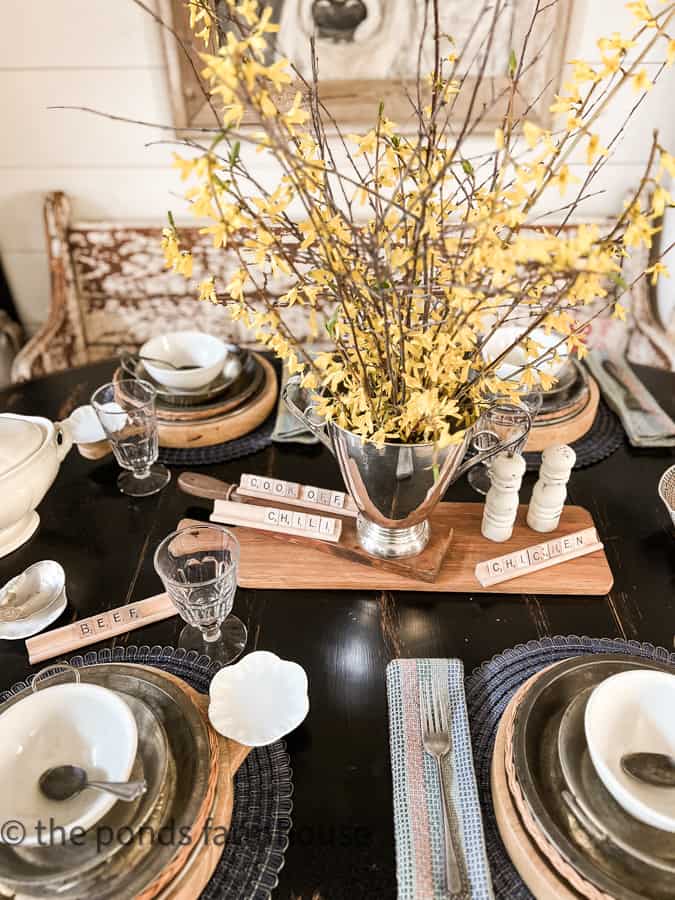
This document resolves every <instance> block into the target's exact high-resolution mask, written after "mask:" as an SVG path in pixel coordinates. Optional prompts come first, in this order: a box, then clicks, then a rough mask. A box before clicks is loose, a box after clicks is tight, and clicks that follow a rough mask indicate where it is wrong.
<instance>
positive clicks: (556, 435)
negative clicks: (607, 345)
mask: <svg viewBox="0 0 675 900" xmlns="http://www.w3.org/2000/svg"><path fill="white" fill-rule="evenodd" d="M588 386H589V389H590V394H589V396H588V400H587V402H585V403H584V404H583V405H582V406H581V408H580V409H578V410H577V411H576V412H575V413H574V414H573V415H572V416H571V417H570V418H569V419H567V420H566V421H564V422H556V421H555V420H554V421H552V422H549V423H546V421H545V419H544V420H542V419H539V418H537V420H536V421H535V424H534V427H533V428H532V430H531V431H530V435H529V437H528V439H527V443H526V444H525V452H526V453H539V452H541V451H542V450H545V449H546V448H547V447H554V446H555V445H556V444H573V443H574V441H578V440H579V439H580V438H582V437H583V436H584V435H585V434H586V433H587V432H588V431H590V430H591V427H592V425H593V422H594V421H595V417H596V415H597V412H598V405H599V403H600V388H599V387H598V383H597V381H596V380H595V379H594V378H591V376H590V375H589V376H588Z"/></svg>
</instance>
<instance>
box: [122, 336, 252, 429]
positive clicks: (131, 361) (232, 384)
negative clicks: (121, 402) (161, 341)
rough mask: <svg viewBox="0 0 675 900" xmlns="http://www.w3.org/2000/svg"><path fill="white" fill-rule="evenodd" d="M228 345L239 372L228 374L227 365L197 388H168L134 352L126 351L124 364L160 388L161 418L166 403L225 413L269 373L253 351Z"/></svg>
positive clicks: (158, 393) (129, 369)
mask: <svg viewBox="0 0 675 900" xmlns="http://www.w3.org/2000/svg"><path fill="white" fill-rule="evenodd" d="M228 346H229V347H231V352H230V356H231V358H234V357H237V358H238V359H239V360H240V363H241V366H240V369H239V371H238V373H237V374H236V376H235V377H231V376H229V375H227V374H226V371H227V369H226V368H224V369H223V372H222V373H221V374H220V375H219V376H218V377H217V378H216V379H214V381H212V382H211V383H210V384H208V385H206V387H203V388H199V389H198V390H193V391H184V390H183V391H182V390H179V389H177V388H168V387H167V386H166V385H163V384H160V383H159V382H158V381H155V379H154V378H153V377H152V376H151V375H150V374H149V373H148V371H147V370H146V368H145V366H144V365H143V362H142V360H140V359H139V358H138V356H136V355H134V354H132V353H122V354H121V356H120V364H121V366H122V369H123V371H124V372H125V373H126V374H127V375H131V377H132V378H142V379H143V380H144V381H149V382H150V384H152V386H153V387H154V389H155V390H156V392H157V413H158V416H159V417H160V418H161V414H162V407H164V408H167V407H170V408H171V409H172V410H174V409H176V407H185V408H190V409H192V408H194V407H199V408H200V409H204V411H205V412H206V411H208V408H209V406H214V407H215V406H217V407H218V409H219V410H220V411H222V412H223V413H224V412H227V410H228V409H235V408H236V407H237V406H240V405H241V404H242V403H244V401H245V400H247V399H248V398H249V397H251V396H252V395H253V394H254V393H255V392H256V391H257V390H258V388H259V387H260V385H261V383H262V380H263V377H264V374H265V372H264V370H263V367H262V366H261V365H260V363H259V362H258V360H257V359H256V358H255V356H253V354H252V353H249V351H248V350H242V349H241V348H239V347H235V346H234V344H232V345H228ZM226 362H227V361H226ZM230 403H231V406H230Z"/></svg>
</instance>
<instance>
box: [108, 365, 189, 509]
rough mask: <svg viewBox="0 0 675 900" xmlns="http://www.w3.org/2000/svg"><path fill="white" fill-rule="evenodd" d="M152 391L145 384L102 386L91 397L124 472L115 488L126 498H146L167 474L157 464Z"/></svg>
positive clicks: (132, 381)
mask: <svg viewBox="0 0 675 900" xmlns="http://www.w3.org/2000/svg"><path fill="white" fill-rule="evenodd" d="M156 396H157V395H156V392H155V389H154V388H153V386H152V385H151V384H149V383H148V382H147V381H140V380H136V379H122V380H120V381H118V382H115V383H111V384H104V385H103V386H102V387H100V388H99V389H98V390H97V391H95V392H94V394H93V395H92V398H91V405H92V406H93V408H94V410H95V412H96V415H97V416H98V420H99V422H100V423H101V427H102V428H103V430H104V431H105V434H106V437H107V438H108V440H109V441H110V446H111V447H112V451H113V453H114V454H115V459H116V460H117V462H118V463H119V465H120V466H121V467H122V469H123V470H124V471H123V472H121V473H120V475H119V477H118V479H117V486H118V487H119V489H120V490H121V491H122V493H123V494H127V495H128V496H130V497H147V496H149V495H150V494H156V493H157V491H161V489H162V488H163V487H164V486H165V485H166V484H168V482H169V481H170V480H171V473H170V472H169V470H168V469H167V468H166V466H163V465H162V464H161V463H158V462H157V456H158V454H159V438H158V435H157V417H156V415H155V397H156Z"/></svg>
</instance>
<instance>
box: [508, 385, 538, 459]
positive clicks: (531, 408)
mask: <svg viewBox="0 0 675 900" xmlns="http://www.w3.org/2000/svg"><path fill="white" fill-rule="evenodd" d="M518 399H519V401H520V402H521V403H522V405H523V406H524V407H525V409H526V410H527V412H528V413H529V416H530V419H531V425H534V420H535V419H536V418H537V416H538V415H539V411H540V410H541V406H542V403H543V402H544V392H543V391H542V389H541V388H540V387H531V388H523V389H522V390H521V391H520V393H519V394H518ZM529 434H530V429H529V428H528V429H527V431H526V432H525V434H524V435H523V438H522V440H521V441H520V442H519V443H518V444H517V445H516V446H515V447H514V448H513V452H514V453H521V454H522V453H523V451H524V450H525V444H527V439H528V437H529Z"/></svg>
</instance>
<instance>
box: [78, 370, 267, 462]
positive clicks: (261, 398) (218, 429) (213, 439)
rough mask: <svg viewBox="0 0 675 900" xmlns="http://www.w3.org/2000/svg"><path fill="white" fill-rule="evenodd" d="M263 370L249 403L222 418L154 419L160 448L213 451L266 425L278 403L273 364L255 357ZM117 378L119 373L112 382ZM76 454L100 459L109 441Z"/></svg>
mask: <svg viewBox="0 0 675 900" xmlns="http://www.w3.org/2000/svg"><path fill="white" fill-rule="evenodd" d="M254 355H255V357H256V359H257V361H258V362H259V364H260V365H261V366H262V369H263V373H264V378H263V382H262V386H261V387H260V389H259V390H258V391H257V392H256V393H255V394H254V395H253V396H252V397H251V398H250V399H248V400H246V401H245V402H244V403H242V405H241V406H237V407H236V408H235V409H228V410H227V411H226V412H224V413H222V414H216V415H213V414H212V412H211V413H210V414H209V417H208V418H205V419H198V420H195V421H189V422H183V421H175V422H174V421H172V420H171V419H164V418H162V417H161V414H158V417H157V431H158V433H159V445H160V447H173V448H178V449H188V448H190V447H212V446H214V445H215V444H224V443H225V442H226V441H233V440H236V438H240V437H243V436H244V435H245V434H250V433H251V432H252V431H254V430H255V429H256V428H257V427H258V426H259V425H262V423H263V422H264V421H265V419H266V418H267V417H268V416H269V414H270V413H271V412H272V410H273V409H274V405H275V403H276V400H277V394H278V386H277V376H276V372H275V371H274V366H273V365H272V363H271V362H270V361H269V360H268V359H265V357H264V356H260V355H258V354H254ZM119 376H120V370H119V369H118V370H117V371H116V372H115V374H114V375H113V381H116V380H117V379H118V378H119ZM77 449H78V451H79V453H80V455H81V456H84V458H85V459H91V460H96V459H102V458H103V457H104V456H107V454H108V453H110V444H109V443H108V441H98V442H96V443H94V444H78V448H77Z"/></svg>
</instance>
